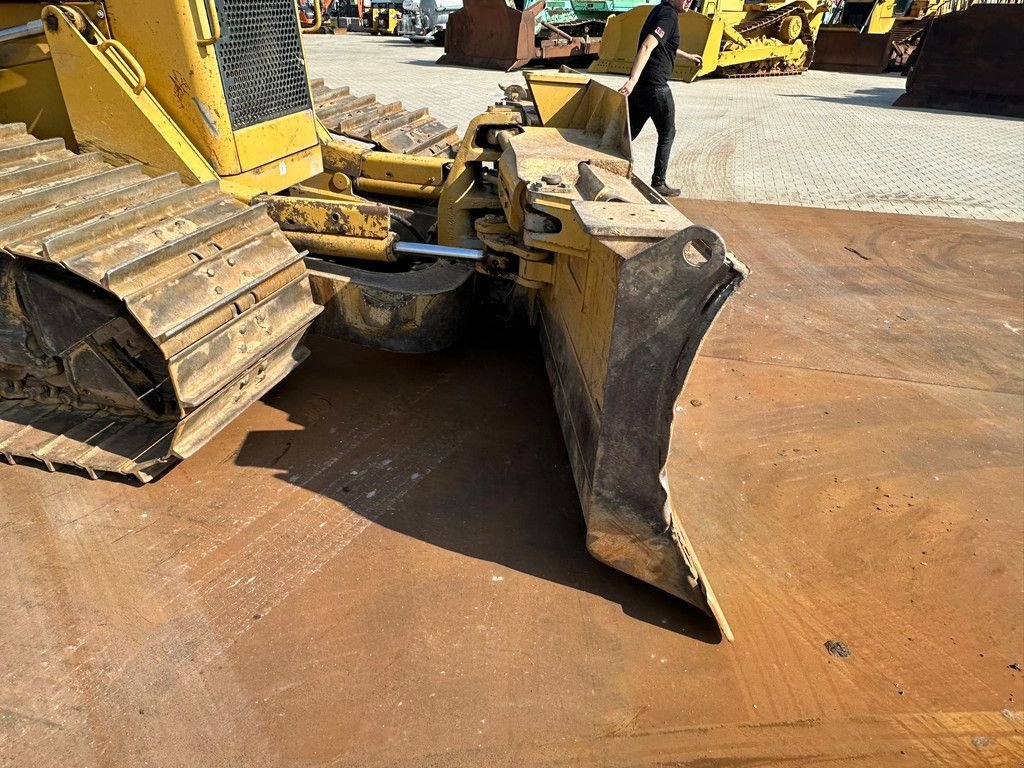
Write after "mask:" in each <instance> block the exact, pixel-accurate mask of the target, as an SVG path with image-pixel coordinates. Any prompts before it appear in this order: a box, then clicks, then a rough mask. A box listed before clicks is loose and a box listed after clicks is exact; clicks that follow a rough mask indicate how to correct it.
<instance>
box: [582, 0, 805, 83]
mask: <svg viewBox="0 0 1024 768" xmlns="http://www.w3.org/2000/svg"><path fill="white" fill-rule="evenodd" d="M824 12H825V6H824V5H818V4H816V3H815V2H810V1H809V0H784V1H783V2H768V3H745V2H743V0H706V1H705V2H704V3H703V5H702V6H701V9H700V11H685V12H683V13H680V14H679V46H680V48H681V49H682V50H684V51H686V52H688V53H695V54H698V55H699V56H701V58H702V60H703V63H702V65H701V66H700V67H699V68H698V67H697V65H696V64H693V63H692V62H689V61H686V60H682V59H680V60H677V62H676V65H675V69H674V70H673V72H672V79H673V80H682V81H683V82H687V83H690V82H693V81H694V80H696V79H697V78H698V77H706V76H709V75H718V76H722V77H762V76H765V75H795V74H799V73H801V72H804V71H806V70H807V68H808V67H809V66H810V64H811V61H812V60H813V58H814V54H815V36H816V35H817V32H818V27H819V26H820V25H821V20H822V17H823V15H824ZM649 13H650V9H648V8H636V9H634V10H632V11H629V12H627V13H623V14H620V15H618V16H615V17H613V18H611V19H609V21H608V24H607V26H606V27H605V32H604V39H603V40H602V45H601V56H600V58H599V59H598V60H597V61H595V62H594V63H593V64H592V65H591V66H590V70H589V71H590V72H593V73H608V72H615V73H618V74H623V75H628V74H629V73H630V71H631V70H632V68H633V60H634V59H635V58H636V52H637V49H638V48H639V44H640V40H639V38H640V30H641V29H642V28H643V25H644V22H645V21H646V20H647V15H648V14H649Z"/></svg>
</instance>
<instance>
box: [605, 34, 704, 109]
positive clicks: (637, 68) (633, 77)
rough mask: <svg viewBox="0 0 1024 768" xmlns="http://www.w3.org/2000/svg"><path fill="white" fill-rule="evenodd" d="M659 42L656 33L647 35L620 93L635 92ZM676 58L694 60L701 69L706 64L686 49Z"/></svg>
mask: <svg viewBox="0 0 1024 768" xmlns="http://www.w3.org/2000/svg"><path fill="white" fill-rule="evenodd" d="M659 42H660V41H659V40H658V38H656V37H655V36H654V35H648V36H647V39H646V40H644V44H643V45H641V46H640V50H639V51H637V53H636V59H635V60H634V61H633V69H632V70H631V71H630V73H629V79H628V80H627V81H626V83H625V84H624V85H623V86H622V87H621V88H619V93H621V94H624V95H626V96H629V94H631V93H632V92H633V89H634V88H636V83H637V80H639V79H640V73H641V72H643V71H644V67H646V66H647V62H648V61H649V60H650V58H651V54H652V53H654V49H655V48H657V47H658V44H659ZM676 58H680V59H686V60H687V61H692V62H693V63H694V64H696V65H697V69H700V68H701V67H702V66H703V64H704V60H703V59H702V58H701V57H700V56H698V55H696V54H694V53H687V52H686V51H676Z"/></svg>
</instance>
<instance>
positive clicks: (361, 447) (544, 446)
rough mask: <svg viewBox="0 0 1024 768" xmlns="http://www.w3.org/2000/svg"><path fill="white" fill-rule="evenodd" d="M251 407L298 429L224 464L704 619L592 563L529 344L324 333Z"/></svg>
mask: <svg viewBox="0 0 1024 768" xmlns="http://www.w3.org/2000/svg"><path fill="white" fill-rule="evenodd" d="M308 345H309V346H310V348H311V350H312V352H313V354H312V356H311V358H310V359H309V360H308V361H307V362H306V363H304V364H303V365H302V367H300V368H299V369H298V370H297V371H296V372H295V373H294V374H292V375H291V376H290V377H288V379H286V380H285V381H284V382H283V383H282V384H281V385H280V386H278V387H277V388H276V389H275V390H274V391H273V392H271V393H270V395H268V396H267V397H266V398H265V399H264V402H265V403H266V404H267V405H269V406H271V407H273V408H276V409H279V410H281V411H283V412H285V413H287V414H288V418H289V420H290V421H291V422H294V423H295V424H298V425H301V427H302V429H301V430H298V431H264V432H251V433H249V434H248V435H247V437H246V439H245V441H244V444H243V446H242V448H241V451H240V452H239V454H238V455H237V457H236V459H235V461H236V463H237V464H238V465H240V466H256V467H268V468H272V469H274V470H275V471H276V472H277V476H278V477H279V478H280V479H282V480H285V481H286V482H289V483H293V484H297V485H301V486H302V487H304V488H306V489H307V490H310V491H312V492H315V493H319V494H322V495H324V496H327V497H330V498H332V499H334V500H336V501H338V502H340V503H341V504H343V505H344V506H345V507H346V508H347V509H349V510H351V511H352V512H354V513H356V514H358V515H361V516H363V517H365V518H367V519H369V520H372V521H373V522H375V523H376V524H378V525H382V526H385V527H387V528H389V529H391V530H394V531H397V532H400V533H402V534H405V535H407V536H410V537H413V538H415V539H418V540H421V541H425V542H429V543H430V544H432V545H435V546H438V547H442V548H444V549H446V550H449V551H452V552H457V553H460V554H463V555H466V556H468V557H472V558H475V559H478V560H484V561H488V562H493V563H496V564H500V565H502V566H505V567H508V568H512V569H515V570H517V571H520V572H523V573H527V574H530V575H532V576H535V577H537V578H540V579H545V580H548V581H551V582H555V583H558V584H562V585H565V586H568V587H571V588H573V589H579V590H583V591H585V592H589V593H592V594H595V595H598V596H600V597H602V598H604V599H606V600H610V601H612V602H614V603H617V604H619V605H620V606H621V607H622V610H623V611H624V612H625V613H626V614H627V615H629V616H632V617H634V618H637V619H639V620H641V621H645V622H648V623H650V624H653V625H656V626H659V627H662V628H664V629H667V630H669V631H672V632H675V633H678V634H682V635H685V636H688V637H691V638H694V639H697V640H700V641H702V642H706V643H718V642H721V639H722V638H721V634H720V633H719V631H718V628H717V626H716V625H715V623H714V621H713V620H712V619H710V618H709V617H707V616H705V615H704V614H703V613H701V612H700V611H698V610H697V609H695V608H692V607H691V606H689V605H687V604H685V603H683V602H681V601H679V600H677V599H676V598H674V597H672V596H670V595H668V594H665V593H663V592H661V591H660V590H657V589H655V588H654V587H651V586H648V585H647V584H644V583H642V582H640V581H638V580H635V579H633V578H631V577H629V576H626V575H625V574H622V573H620V572H618V571H615V570H613V569H612V568H609V567H607V566H604V565H602V564H601V563H599V562H598V561H596V560H594V559H593V558H592V557H591V556H590V555H589V553H588V552H587V549H586V529H585V526H584V522H583V517H582V513H581V511H580V506H579V500H578V497H577V494H576V488H575V485H574V482H573V478H572V472H571V470H570V468H569V461H568V457H567V455H566V453H565V448H564V444H563V442H562V435H561V431H560V428H559V425H558V419H557V416H556V414H555V410H554V403H553V401H552V398H551V394H550V390H549V388H548V382H547V377H546V375H545V372H544V365H543V361H542V358H541V354H540V350H539V348H538V347H537V345H536V343H535V342H534V341H532V340H529V341H528V340H521V339H517V340H513V341H511V342H510V341H509V340H508V338H505V339H504V340H503V341H502V342H501V343H498V342H496V341H495V340H492V339H489V338H486V337H484V336H483V335H481V336H480V337H478V338H475V339H473V340H471V341H469V342H468V343H466V344H465V345H463V346H461V347H459V348H457V349H453V350H449V351H446V352H441V353H436V354H431V355H398V354H393V353H386V352H378V351H374V350H369V349H365V348H362V347H358V346H355V345H351V344H347V343H345V342H339V341H336V340H332V339H325V338H321V337H313V338H311V339H310V340H309V342H308Z"/></svg>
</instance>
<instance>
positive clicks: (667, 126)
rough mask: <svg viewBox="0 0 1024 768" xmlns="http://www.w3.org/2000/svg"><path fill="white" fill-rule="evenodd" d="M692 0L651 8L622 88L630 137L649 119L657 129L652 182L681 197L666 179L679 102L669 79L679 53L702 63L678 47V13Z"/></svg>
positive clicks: (664, 0)
mask: <svg viewBox="0 0 1024 768" xmlns="http://www.w3.org/2000/svg"><path fill="white" fill-rule="evenodd" d="M692 3H693V0H662V2H661V5H659V6H657V7H656V8H654V9H653V10H652V11H651V14H650V16H648V17H647V22H646V23H645V24H644V27H643V29H642V30H641V31H640V43H639V47H638V49H637V54H636V60H635V61H634V62H633V71H632V72H630V75H629V80H627V81H626V84H625V85H623V86H622V87H621V88H620V89H619V93H623V94H625V95H626V96H628V97H629V125H630V133H631V136H630V138H632V139H635V138H636V137H637V136H639V135H640V130H641V129H642V128H643V127H644V125H645V124H646V123H647V121H648V120H653V121H654V127H655V129H657V131H658V151H657V154H656V155H655V156H654V176H653V178H652V180H651V186H652V187H654V190H655V191H656V192H657V193H658V194H660V195H663V196H665V197H678V196H679V190H678V189H675V188H673V187H670V186H669V185H668V184H667V183H666V178H665V177H666V175H667V173H668V160H669V156H670V155H671V154H672V142H673V141H674V140H675V138H676V105H675V101H674V100H673V99H672V90H671V89H670V88H669V86H668V79H669V78H670V77H671V76H672V69H673V67H674V66H675V63H676V56H679V57H681V58H684V59H686V60H688V61H692V62H693V63H694V64H696V65H697V66H698V67H700V66H701V64H702V60H701V57H700V56H695V55H693V54H690V53H686V52H685V51H680V50H679V16H678V14H679V13H680V12H682V11H686V10H689V8H690V6H691V5H692Z"/></svg>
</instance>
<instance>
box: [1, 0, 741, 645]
mask: <svg viewBox="0 0 1024 768" xmlns="http://www.w3.org/2000/svg"><path fill="white" fill-rule="evenodd" d="M0 56H2V63H0V123H2V124H3V125H2V127H0V455H3V456H5V457H6V458H7V459H8V460H9V461H11V462H14V461H17V460H19V459H28V460H34V461H37V462H40V463H41V464H43V465H45V466H46V467H47V468H49V469H51V470H53V469H56V468H59V467H78V468H81V469H83V470H85V471H86V472H88V473H90V474H91V475H93V476H96V475H99V474H100V473H106V472H109V473H121V474H129V475H135V476H136V477H138V478H140V479H141V480H149V479H152V478H153V477H155V476H156V475H158V474H159V473H160V472H162V471H164V470H165V469H167V467H168V466H170V465H171V464H172V463H173V462H174V461H176V460H178V459H183V458H187V457H188V456H191V455H192V454H194V453H195V452H196V451H197V450H198V449H199V448H200V447H201V446H202V445H203V444H204V443H205V442H207V441H208V440H209V439H211V438H212V437H213V436H214V435H215V434H217V432H218V431H220V430H221V429H222V428H223V427H224V426H225V425H226V424H227V423H228V422H229V421H230V420H231V419H232V418H234V417H235V416H236V415H237V414H238V413H239V412H241V410H243V409H244V408H245V407H246V406H247V405H248V404H250V403H252V402H253V401H254V400H255V399H257V398H259V397H261V396H262V395H263V394H264V393H266V392H267V391H268V390H269V389H270V388H271V387H272V386H273V385H274V384H275V383H276V382H278V381H280V380H281V379H282V378H283V377H284V376H285V375H287V374H288V373H289V372H290V371H291V370H292V369H293V368H294V367H295V366H296V365H297V364H298V362H300V361H301V360H302V359H303V358H304V357H305V356H306V354H307V353H306V351H305V350H304V349H303V347H302V339H303V335H304V334H305V333H306V331H307V329H308V328H309V327H310V326H311V324H313V332H315V333H322V334H326V335H332V336H339V337H343V338H345V339H349V340H355V341H359V342H362V343H366V344H370V345H374V346H377V347H381V348H385V349H393V350H401V351H425V350H434V349H439V348H441V347H444V346H446V345H449V344H451V343H453V342H454V341H456V340H457V339H458V337H459V334H460V332H461V331H462V330H463V328H464V327H465V325H466V321H467V319H468V318H469V317H470V316H471V315H472V313H473V312H475V311H478V308H479V307H481V306H486V307H491V306H499V307H500V308H501V310H502V313H503V316H508V317H514V316H521V317H525V318H527V319H528V320H529V322H531V323H532V324H533V325H534V326H536V328H537V329H538V331H539V333H540V337H541V341H542V347H543V349H544V352H545V356H546V360H547V365H548V370H549V374H550V378H551V382H552V387H553V389H554V392H555V403H556V407H557V410H558V414H559V417H560V420H561V423H562V426H563V432H564V436H565V440H566V444H567V446H568V451H569V456H570V459H571V464H572V468H573V473H574V476H575V479H576V483H577V488H578V490H579V495H580V499H581V503H582V507H583V512H584V515H585V517H586V521H587V528H588V547H589V548H590V550H591V552H593V554H594V555H595V556H596V557H597V558H599V559H600V560H602V561H604V562H606V563H609V564H610V565H612V566H614V567H616V568H619V569H621V570H623V571H625V572H627V573H630V574H632V575H633V576H636V577H637V578H640V579H643V580H645V581H647V582H650V583H652V584H655V585H656V586H658V587H660V588H662V589H664V590H666V591H668V592H670V593H672V594H674V595H677V596H679V597H680V598H682V599H683V600H686V601H688V602H690V603H692V604H694V605H696V606H698V607H700V608H701V609H703V610H705V611H707V612H708V613H709V614H712V615H714V616H715V617H716V618H717V619H718V620H719V622H720V624H721V626H722V628H723V632H724V633H725V634H726V636H728V635H729V630H728V626H727V625H726V623H725V620H724V618H723V617H722V615H721V611H720V610H719V608H718V604H717V602H716V601H715V598H714V595H713V594H712V592H711V589H710V588H709V586H708V584H707V580H706V578H705V576H704V574H703V572H702V570H701V567H700V565H699V563H698V560H697V557H696V555H695V553H694V550H693V548H692V547H691V546H690V543H689V541H688V539H687V537H686V534H685V532H684V530H683V527H682V524H681V515H680V513H679V511H678V510H677V509H676V508H675V507H673V505H672V502H671V499H670V496H669V492H668V488H667V485H666V483H665V479H664V473H663V468H664V465H665V462H666V458H667V455H668V449H669V441H670V435H671V428H672V423H673V416H674V405H675V402H676V400H677V398H678V396H679V394H680V391H681V389H682V386H683V383H684V380H685V378H686V375H687V372H688V370H689V367H690V364H691V362H692V361H693V358H694V356H695V355H696V354H697V351H698V348H699V346H700V343H701V340H702V339H703V336H704V334H705V332H706V331H707V329H708V327H709V326H710V324H711V322H712V321H713V320H714V318H715V316H716V314H717V313H718V311H719V309H720V308H721V306H722V304H723V303H724V302H725V301H726V299H727V298H728V296H729V295H730V294H731V293H732V291H733V290H734V289H735V288H736V287H737V286H738V284H739V283H740V281H741V280H742V278H743V276H744V274H745V269H744V268H743V266H742V264H740V263H739V262H738V261H736V260H735V259H734V258H733V257H732V256H731V255H730V254H729V253H728V252H727V251H726V248H725V245H724V244H723V242H722V240H721V238H720V237H719V236H718V235H717V234H716V233H715V232H714V231H712V230H709V229H707V228H705V227H702V226H699V225H696V224H694V223H693V222H691V221H689V220H688V219H686V217H684V216H683V215H682V214H680V213H679V212H678V211H677V210H676V209H675V208H674V207H673V206H671V205H669V204H668V203H667V202H666V201H665V200H664V199H662V198H661V197H660V196H659V195H658V194H656V193H655V192H654V191H653V190H651V189H650V188H649V187H648V186H647V185H645V184H644V183H643V182H642V181H640V180H639V179H638V178H636V177H635V176H634V175H633V173H632V160H631V150H630V142H629V135H628V128H627V122H628V120H627V109H626V103H625V99H624V97H622V96H621V95H620V94H618V93H617V92H615V91H614V90H612V89H609V88H606V87H604V86H601V85H600V84H597V83H595V82H592V81H590V80H589V79H588V78H587V77H585V76H582V75H576V74H543V75H529V76H528V77H527V84H528V88H529V97H530V99H532V102H533V106H532V107H531V108H530V109H529V110H526V109H524V108H523V106H522V105H521V104H509V105H505V106H498V107H495V108H493V109H491V110H489V111H488V112H487V113H485V114H483V115H481V116H479V117H477V118H476V119H475V120H473V121H472V122H471V124H470V125H469V126H468V128H467V131H466V134H465V138H464V139H461V140H460V139H459V137H458V136H457V135H456V134H455V133H454V131H453V130H452V129H451V128H449V127H446V126H444V125H442V124H441V123H439V122H438V121H437V120H436V119H434V118H432V117H431V116H430V115H429V114H428V113H426V111H425V110H413V111H409V110H406V109H404V108H403V107H402V105H401V104H379V103H377V101H376V99H374V98H373V97H360V96H357V95H354V94H352V93H350V92H349V91H348V89H347V88H330V87H328V86H326V85H325V84H323V83H314V84H312V85H311V84H310V82H309V80H308V75H307V71H306V66H305V60H304V56H303V51H302V42H301V32H300V23H299V17H298V14H297V12H296V8H295V5H294V4H293V2H292V0H267V1H266V2H263V3H252V2H249V1H248V0H203V1H202V2H198V3H197V2H194V0H163V1H161V2H155V1H154V0H104V1H103V2H74V3H71V2H68V3H51V4H41V3H38V2H0ZM527 114H529V115H530V116H531V118H530V119H527V117H526V116H527ZM349 137H351V138H355V139H359V141H358V142H353V141H352V140H351V138H349ZM513 385H514V384H513ZM382 405H383V404H382ZM439 439H440V436H439Z"/></svg>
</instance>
